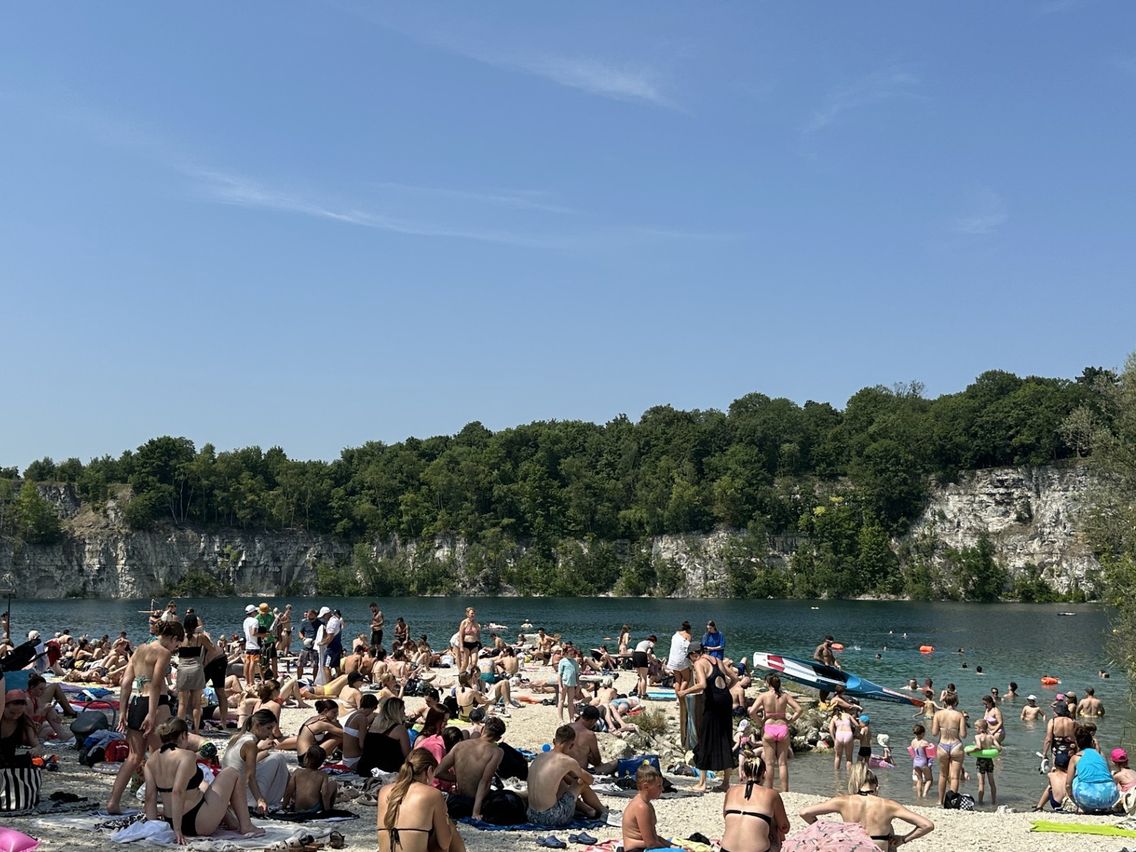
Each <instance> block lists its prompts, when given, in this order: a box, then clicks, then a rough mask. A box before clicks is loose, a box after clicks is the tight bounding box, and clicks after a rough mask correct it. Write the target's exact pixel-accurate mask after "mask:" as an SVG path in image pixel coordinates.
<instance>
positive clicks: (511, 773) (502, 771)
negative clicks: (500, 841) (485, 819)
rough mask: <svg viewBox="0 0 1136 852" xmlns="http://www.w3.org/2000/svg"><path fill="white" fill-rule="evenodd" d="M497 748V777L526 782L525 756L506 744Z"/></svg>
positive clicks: (526, 765)
mask: <svg viewBox="0 0 1136 852" xmlns="http://www.w3.org/2000/svg"><path fill="white" fill-rule="evenodd" d="M497 747H498V748H499V749H501V765H500V766H498V767H497V777H499V778H520V779H521V780H522V781H528V780H529V762H528V761H527V760H525V756H524V755H523V754H521V753H520V752H519V751H517V750H516V749H515V748H513V747H512V746H511V745H509V744H508V743H498V744H497ZM502 825H512V823H502Z"/></svg>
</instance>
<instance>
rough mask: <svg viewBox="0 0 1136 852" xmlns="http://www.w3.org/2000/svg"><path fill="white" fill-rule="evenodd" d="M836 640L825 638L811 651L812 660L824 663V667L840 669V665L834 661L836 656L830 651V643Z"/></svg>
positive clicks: (829, 637)
mask: <svg viewBox="0 0 1136 852" xmlns="http://www.w3.org/2000/svg"><path fill="white" fill-rule="evenodd" d="M835 641H836V640H835V639H833V638H832V637H831V636H825V637H824V641H823V642H821V643H820V644H819V645H817V646H816V650H815V651H813V659H814V660H816V661H817V662H818V663H824V664H825V665H826V666H833V667H834V668H840V663H838V662H837V661H836V654H835V653H833V651H832V643H833V642H835Z"/></svg>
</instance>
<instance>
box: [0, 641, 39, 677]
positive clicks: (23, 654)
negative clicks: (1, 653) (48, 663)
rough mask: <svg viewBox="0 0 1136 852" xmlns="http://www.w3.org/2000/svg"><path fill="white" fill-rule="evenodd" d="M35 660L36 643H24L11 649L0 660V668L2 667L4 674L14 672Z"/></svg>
mask: <svg viewBox="0 0 1136 852" xmlns="http://www.w3.org/2000/svg"><path fill="white" fill-rule="evenodd" d="M35 658H36V643H35V642H24V643H23V644H21V645H17V646H16V647H15V648H13V649H12V650H11V651H10V652H9V653H8V655H7V656H6V657H4V659H2V660H0V666H2V667H3V669H4V671H6V672H15V671H19V670H20V669H22V668H23V667H24V666H26V665H27V664H28V663H30V662H31V661H32V660H34V659H35Z"/></svg>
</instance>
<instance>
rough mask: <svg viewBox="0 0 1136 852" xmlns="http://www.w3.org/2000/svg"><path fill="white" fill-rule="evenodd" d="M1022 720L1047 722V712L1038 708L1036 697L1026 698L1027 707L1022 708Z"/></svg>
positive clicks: (1029, 696)
mask: <svg viewBox="0 0 1136 852" xmlns="http://www.w3.org/2000/svg"><path fill="white" fill-rule="evenodd" d="M1021 718H1022V721H1023V722H1036V721H1037V720H1038V719H1040V720H1041V721H1043V722H1044V721H1045V711H1044V710H1042V709H1041V708H1040V707H1038V706H1037V696H1036V695H1027V696H1026V706H1025V707H1023V708H1022V716H1021Z"/></svg>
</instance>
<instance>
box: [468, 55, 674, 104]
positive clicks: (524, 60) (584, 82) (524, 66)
mask: <svg viewBox="0 0 1136 852" xmlns="http://www.w3.org/2000/svg"><path fill="white" fill-rule="evenodd" d="M467 55H468V54H467ZM473 58H475V59H478V60H479V61H482V62H490V64H494V65H499V66H501V67H505V68H515V69H517V70H520V71H526V72H528V73H530V74H535V75H537V76H539V77H545V78H547V79H549V80H551V81H552V82H554V83H559V84H560V85H561V86H567V87H568V88H570V89H579V90H580V91H583V92H588V93H589V94H592V95H600V96H601V97H605V98H614V99H616V100H622V101H645V102H647V103H649V104H653V105H654V106H660V107H667V108H669V109H676V108H677V106H678V105H677V104H676V103H675V102H674V100H673V99H672V98H671V97H670V96H669V95H667V94H666V93H665V92H664V91H663V89H662V84H661V83H660V81H659V79H658V75H657V74H656V73H655V72H654V71H652V70H651V69H648V68H642V67H638V68H637V67H632V66H629V65H624V66H615V65H612V64H610V63H607V62H603V61H600V60H598V59H589V58H587V57H579V56H577V57H571V56H532V57H515V58H513V59H512V60H507V61H505V62H493V61H492V60H491V59H486V58H483V57H473Z"/></svg>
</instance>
